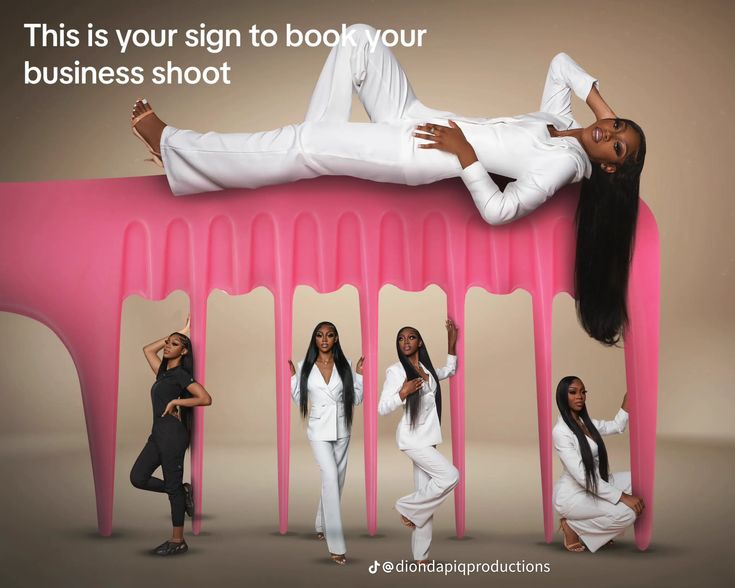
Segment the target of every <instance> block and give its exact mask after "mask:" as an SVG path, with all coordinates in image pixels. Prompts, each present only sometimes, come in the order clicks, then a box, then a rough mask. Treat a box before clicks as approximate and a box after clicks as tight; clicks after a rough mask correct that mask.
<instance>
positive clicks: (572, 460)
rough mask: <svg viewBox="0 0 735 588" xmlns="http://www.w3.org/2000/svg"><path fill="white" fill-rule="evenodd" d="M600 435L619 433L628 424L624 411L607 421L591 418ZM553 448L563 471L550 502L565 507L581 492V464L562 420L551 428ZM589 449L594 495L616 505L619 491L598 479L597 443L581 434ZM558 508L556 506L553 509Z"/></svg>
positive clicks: (575, 442)
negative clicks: (595, 493)
mask: <svg viewBox="0 0 735 588" xmlns="http://www.w3.org/2000/svg"><path fill="white" fill-rule="evenodd" d="M592 423H593V424H594V425H595V427H596V428H597V430H598V431H599V432H600V435H602V436H605V435H614V434H616V433H622V432H623V431H625V428H626V427H627V426H628V413H627V412H625V411H624V410H623V409H622V408H621V409H620V410H619V411H618V414H616V415H615V418H614V419H613V420H611V421H598V420H595V419H592ZM552 438H553V440H554V449H556V453H557V454H558V455H559V457H560V458H561V463H562V464H563V466H564V473H563V474H562V475H561V478H559V480H558V481H557V483H556V485H555V488H554V502H555V503H558V504H564V505H567V506H569V505H570V504H571V503H573V501H574V500H575V499H576V498H577V497H578V495H579V494H585V493H586V489H585V478H584V465H583V464H582V452H581V450H580V449H579V441H578V440H577V436H576V435H575V434H574V433H573V432H572V430H571V429H570V428H569V427H568V426H567V424H566V423H565V422H564V420H563V419H562V418H561V417H559V420H558V421H557V422H556V425H555V426H554V430H553V431H552ZM585 438H586V439H587V442H588V443H589V445H590V449H591V450H592V457H593V458H594V460H595V476H596V477H597V496H599V497H600V498H602V499H604V500H607V501H608V502H611V503H613V504H617V502H618V501H619V500H620V496H621V495H622V493H623V491H622V490H620V489H619V488H616V487H615V486H613V485H612V484H610V483H608V482H605V480H603V479H602V478H600V460H599V457H598V449H597V443H595V442H594V441H593V440H592V439H590V438H589V437H585ZM557 510H558V509H557Z"/></svg>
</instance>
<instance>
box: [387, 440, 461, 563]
mask: <svg viewBox="0 0 735 588" xmlns="http://www.w3.org/2000/svg"><path fill="white" fill-rule="evenodd" d="M403 452H404V453H405V454H406V455H407V456H408V457H409V459H410V460H411V461H412V462H413V481H414V487H415V488H416V491H415V492H414V493H413V494H409V495H408V496H404V497H403V498H399V499H398V500H397V501H396V510H397V511H398V512H399V513H400V514H402V515H403V516H404V517H406V518H407V519H408V520H410V521H411V522H413V524H415V525H416V528H415V529H414V530H413V531H412V533H411V550H412V552H413V558H414V559H416V560H421V559H428V557H429V549H430V548H431V533H432V522H433V519H434V513H435V512H436V510H437V509H438V508H439V506H441V503H442V502H444V501H445V500H446V499H447V497H448V496H449V493H450V492H451V491H452V490H453V489H454V487H455V486H456V485H457V482H459V470H457V468H455V467H454V466H453V465H452V464H451V463H449V462H448V461H447V459H446V458H445V457H444V456H443V455H442V454H441V453H439V451H437V450H436V448H435V447H423V448H421V449H404V450H403Z"/></svg>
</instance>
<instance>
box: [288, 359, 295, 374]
mask: <svg viewBox="0 0 735 588" xmlns="http://www.w3.org/2000/svg"><path fill="white" fill-rule="evenodd" d="M288 367H289V368H291V375H292V376H295V375H296V368H295V367H294V365H293V362H292V361H291V360H290V359H289V360H288Z"/></svg>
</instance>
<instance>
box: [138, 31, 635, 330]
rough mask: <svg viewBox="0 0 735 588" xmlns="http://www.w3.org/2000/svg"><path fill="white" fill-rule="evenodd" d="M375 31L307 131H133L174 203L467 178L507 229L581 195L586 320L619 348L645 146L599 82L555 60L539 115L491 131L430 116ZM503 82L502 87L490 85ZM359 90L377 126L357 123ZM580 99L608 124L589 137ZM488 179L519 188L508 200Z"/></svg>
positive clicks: (310, 116)
mask: <svg viewBox="0 0 735 588" xmlns="http://www.w3.org/2000/svg"><path fill="white" fill-rule="evenodd" d="M376 39H377V33H376V31H375V29H373V28H372V27H369V26H367V25H353V26H351V27H348V28H347V29H346V31H345V35H344V37H343V38H342V39H341V42H340V43H339V44H337V45H336V46H335V47H334V48H333V49H332V51H331V53H330V55H329V57H328V58H327V61H326V63H325V65H324V68H323V69H322V73H321V75H320V76H319V80H318V81H317V84H316V88H315V90H314V93H313V95H312V97H311V102H310V104H309V108H308V111H307V114H306V119H305V121H304V122H303V123H300V124H295V125H289V126H286V127H283V128H280V129H276V130H273V131H266V132H259V133H230V134H223V133H212V132H210V133H206V134H201V133H196V132H193V131H184V130H180V129H176V128H174V127H172V126H168V125H166V124H165V123H164V122H163V121H161V120H160V119H159V118H158V117H157V116H156V115H155V114H154V113H153V110H152V109H151V106H150V105H149V104H148V103H147V101H146V100H144V99H141V100H138V101H137V102H136V103H135V105H134V106H133V113H132V125H133V131H134V133H135V134H136V136H138V137H139V138H140V139H141V140H142V141H143V142H144V143H145V144H146V146H147V148H148V149H149V151H150V152H151V153H152V154H153V157H154V159H155V160H156V161H157V162H158V163H161V164H162V165H163V167H164V170H165V172H166V176H167V177H168V181H169V184H170V186H171V190H172V191H173V192H174V194H177V195H181V194H193V193H196V192H207V191H211V190H221V189H224V188H257V187H258V186H264V185H268V184H277V183H282V182H291V181H295V180H299V179H303V178H312V177H315V176H319V175H348V176H354V177H358V178H365V179H368V180H373V181H377V182H394V183H400V184H409V185H417V184H427V183H430V182H435V181H438V180H442V179H445V178H450V177H457V176H458V177H461V178H462V180H463V181H464V183H465V184H466V186H467V188H468V190H469V192H470V194H471V196H472V199H473V201H474V203H475V205H476V206H477V209H478V210H479V212H480V215H481V216H482V218H483V219H484V220H485V221H487V222H488V223H490V224H502V223H507V222H510V221H513V220H515V219H517V218H520V217H522V216H524V215H526V214H528V213H529V212H531V211H532V210H534V209H536V208H538V207H539V206H540V205H541V204H543V202H545V201H546V200H547V199H548V198H549V197H551V196H552V195H554V194H555V193H556V192H557V191H559V190H560V189H561V188H562V187H563V186H565V185H566V184H569V183H572V182H582V190H581V196H580V200H579V206H578V209H577V219H576V220H577V261H576V270H575V281H576V298H577V303H578V307H577V309H578V314H579V317H580V321H581V323H582V326H583V327H584V329H585V330H586V331H587V332H588V333H589V334H590V336H592V337H594V338H595V339H597V340H599V341H601V342H603V343H606V344H613V343H615V342H617V340H618V339H619V337H620V335H621V334H622V332H623V328H624V327H625V325H626V323H627V309H626V300H625V295H626V292H627V283H628V267H629V264H630V257H631V248H632V243H633V235H634V233H635V225H636V219H637V214H638V191H639V183H640V175H641V170H642V169H643V162H644V159H645V155H646V139H645V136H644V134H643V131H642V130H641V128H640V127H639V126H638V125H637V124H636V123H634V122H633V121H631V120H628V119H623V118H618V117H617V116H616V114H615V113H614V112H613V110H612V109H611V108H610V107H609V106H608V105H607V104H606V103H605V101H604V100H603V99H602V97H601V96H600V94H599V92H598V89H597V80H595V78H593V77H592V76H590V75H589V74H587V72H585V71H584V70H583V69H582V68H581V67H580V66H579V65H578V64H577V63H575V62H574V61H573V60H572V59H571V58H570V57H569V56H568V55H566V54H565V53H559V54H558V55H556V56H555V57H554V58H553V59H552V60H551V65H550V66H549V71H548V74H547V76H546V85H545V86H544V92H543V96H542V98H541V105H540V108H539V112H535V113H531V114H525V115H521V116H516V117H502V118H492V119H479V118H468V117H460V116H457V115H455V114H453V113H451V112H443V111H438V110H433V109H431V108H427V107H426V106H424V105H423V104H422V103H421V102H420V101H419V100H418V99H417V98H416V96H415V95H414V93H413V90H412V88H411V84H410V83H409V81H408V78H407V77H406V74H405V72H404V71H403V69H402V68H401V66H400V64H399V63H398V61H397V60H396V58H395V57H394V56H393V54H392V53H391V51H390V49H388V48H387V47H386V46H385V45H384V44H383V43H382V42H380V41H379V40H377V41H376ZM488 83H491V82H488ZM353 89H354V91H356V92H357V95H358V97H359V98H360V100H361V102H362V104H363V106H364V107H365V110H366V111H367V113H368V115H369V116H370V120H371V121H372V123H379V124H371V123H351V122H349V118H350V111H351V107H352V91H353ZM572 93H574V94H576V95H577V96H578V97H579V98H580V99H582V100H585V101H586V102H587V105H588V106H589V107H590V108H591V109H592V112H593V113H594V115H595V118H596V119H597V120H596V122H594V123H593V124H591V125H590V126H588V127H586V128H581V127H580V125H579V124H578V123H577V121H576V120H575V119H574V117H573V116H572ZM487 172H491V173H495V174H501V175H503V176H507V177H511V178H515V181H513V182H510V183H509V184H508V185H507V186H506V187H505V189H504V190H503V191H501V190H500V189H499V188H498V186H497V185H496V184H495V182H494V181H493V180H492V178H490V176H489V175H488V173H487Z"/></svg>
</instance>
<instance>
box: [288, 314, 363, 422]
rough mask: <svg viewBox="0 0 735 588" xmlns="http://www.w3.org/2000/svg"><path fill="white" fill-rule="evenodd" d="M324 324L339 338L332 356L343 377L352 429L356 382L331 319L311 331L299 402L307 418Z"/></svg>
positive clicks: (300, 383)
mask: <svg viewBox="0 0 735 588" xmlns="http://www.w3.org/2000/svg"><path fill="white" fill-rule="evenodd" d="M324 326H327V327H329V328H331V329H332V330H333V331H334V334H335V335H336V336H337V340H336V341H335V342H334V345H333V346H332V357H333V358H334V365H335V367H336V368H337V373H338V374H339V377H340V378H341V379H342V402H343V403H344V408H345V423H346V424H347V428H348V429H350V428H352V408H353V405H354V402H355V384H354V382H353V381H352V368H351V367H350V364H349V362H348V361H347V358H346V357H345V354H344V352H343V351H342V346H341V345H340V344H339V333H338V332H337V327H335V326H334V325H333V324H332V323H330V322H329V321H322V322H321V323H319V324H318V325H317V326H316V327H314V330H313V331H312V333H311V340H310V341H309V347H308V348H307V349H306V357H304V364H303V366H302V367H301V380H300V382H299V389H300V391H301V395H300V396H301V401H300V403H299V407H300V409H301V417H302V418H306V415H307V414H308V412H309V374H311V369H312V368H313V367H314V364H315V363H316V358H317V357H318V356H319V348H318V347H317V345H316V333H317V331H318V330H319V329H321V328H322V327H324Z"/></svg>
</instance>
